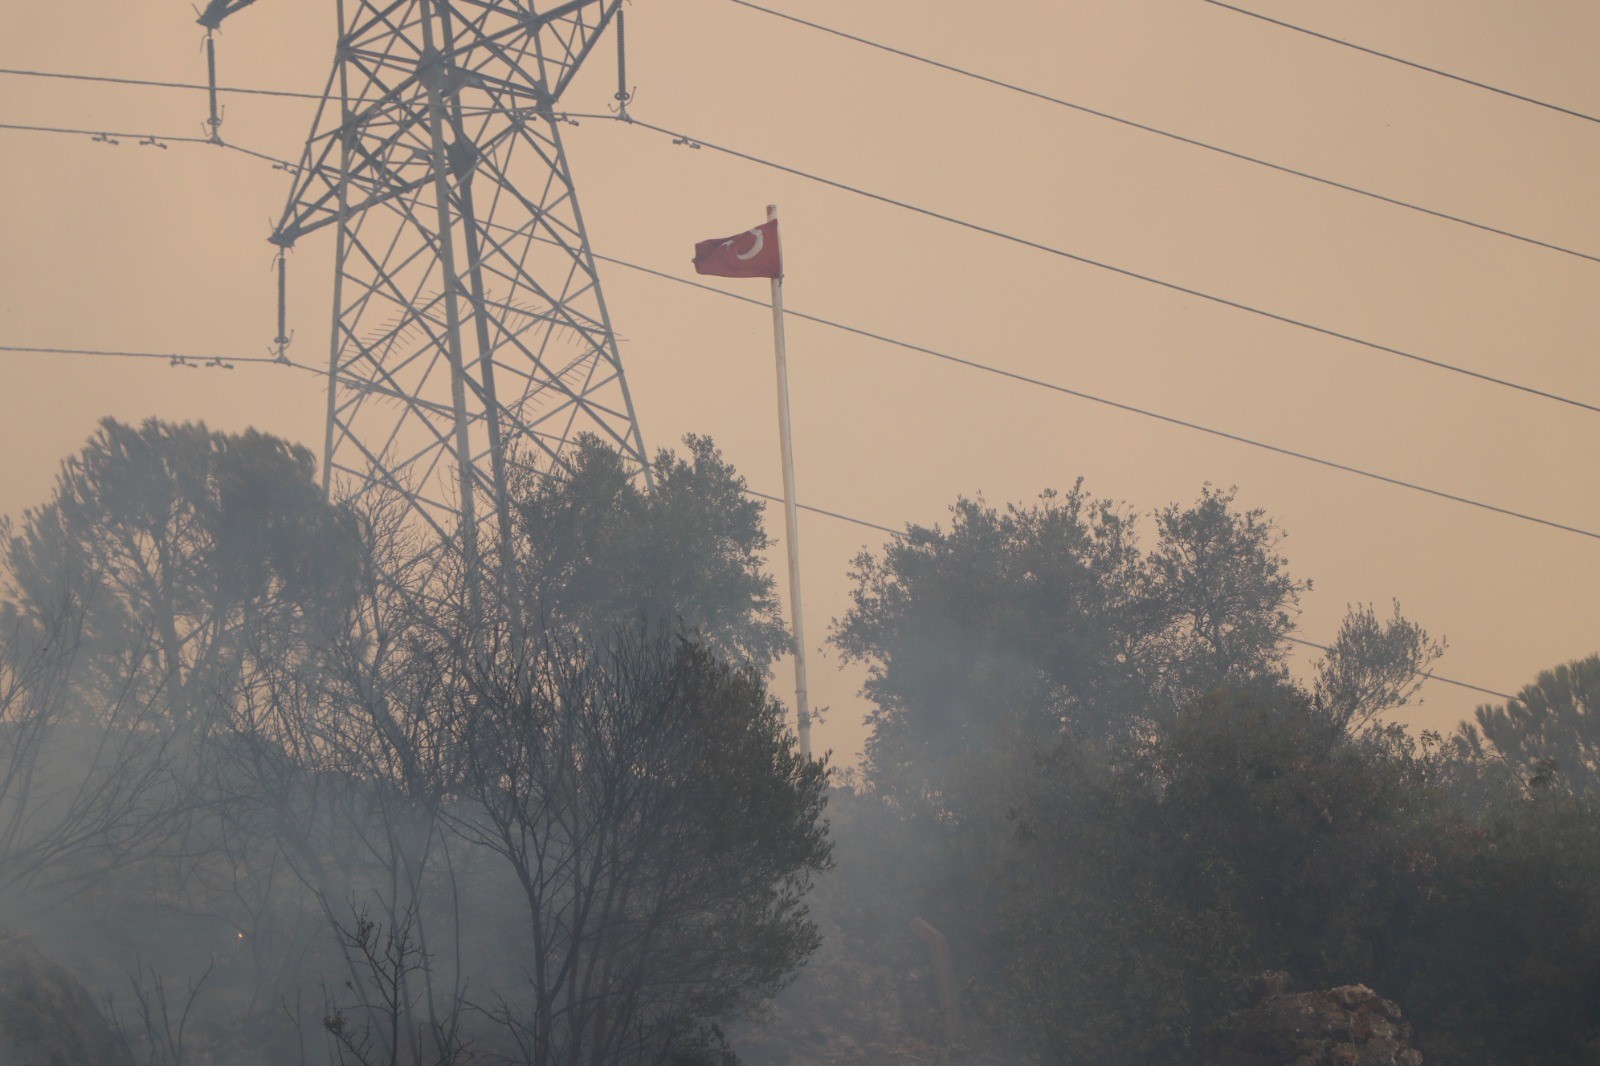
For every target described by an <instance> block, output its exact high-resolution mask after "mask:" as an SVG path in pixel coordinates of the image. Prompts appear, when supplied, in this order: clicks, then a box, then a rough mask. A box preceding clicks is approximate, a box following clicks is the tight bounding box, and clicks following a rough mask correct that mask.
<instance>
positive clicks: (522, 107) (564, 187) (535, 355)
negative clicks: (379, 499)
mask: <svg viewBox="0 0 1600 1066" xmlns="http://www.w3.org/2000/svg"><path fill="white" fill-rule="evenodd" d="M252 2H254V0H243V2H241V0H212V5H211V8H210V9H208V10H207V12H206V13H205V15H204V16H202V19H201V22H202V24H205V25H208V27H209V28H213V29H214V28H215V25H216V23H218V22H220V20H221V18H223V17H226V15H228V14H231V13H232V12H233V11H235V10H238V9H239V8H241V7H244V6H246V5H247V4H249V3H252ZM622 2H623V0H572V2H569V3H560V4H555V5H553V6H548V7H546V8H545V9H544V10H543V11H539V10H536V8H537V7H539V6H540V5H538V4H536V3H535V2H534V0H338V3H337V4H336V7H337V14H338V20H339V42H338V49H337V51H336V53H335V58H334V67H333V71H332V74H331V76H330V78H329V80H328V84H327V88H326V90H325V92H324V94H323V97H322V101H321V103H320V104H319V105H318V109H317V114H316V119H315V121H314V123H313V126H312V131H311V135H310V137H309V139H308V141H307V143H306V148H305V152H304V154H303V155H302V156H301V159H300V163H299V168H298V172H297V176H296V179H295V184H294V187H293V191H292V193H291V195H290V197H289V201H288V205H287V207H286V209H285V211H284V214H283V217H282V219H281V221H280V222H279V224H278V226H277V229H276V231H275V232H274V234H273V236H272V238H271V239H272V241H273V243H274V244H277V245H279V246H280V247H283V248H288V247H290V246H292V245H294V244H295V243H296V242H297V241H298V240H299V239H300V238H301V237H304V236H306V235H308V234H311V233H314V232H316V231H317V230H320V229H324V228H326V229H330V230H332V231H333V233H334V239H335V241H336V242H337V246H336V251H335V260H336V263H337V267H336V273H335V275H334V300H333V303H334V322H333V331H332V343H331V355H330V359H329V364H328V409H327V434H326V438H325V441H324V478H325V479H326V478H327V477H329V476H330V475H332V474H334V473H335V472H337V473H338V474H340V475H344V476H345V477H347V478H351V479H354V484H355V487H356V491H358V492H360V491H362V490H364V489H369V488H374V489H381V490H385V491H388V492H392V493H396V494H399V495H401V496H403V497H404V498H405V499H407V500H409V501H410V502H411V504H412V506H413V507H414V508H415V510H416V512H417V514H418V515H419V516H420V517H421V518H422V519H423V520H424V521H426V522H428V523H429V524H431V525H432V526H433V527H434V529H435V530H436V531H437V532H438V534H439V535H440V537H441V539H442V540H443V541H444V542H445V543H446V544H447V545H451V546H453V547H455V548H456V549H458V550H459V551H460V552H461V553H462V554H463V556H465V557H466V558H467V559H469V560H474V559H476V557H477V555H478V552H479V538H480V524H481V523H486V522H489V521H491V519H492V518H497V521H496V526H495V532H497V533H498V534H499V535H500V536H501V537H505V536H508V535H509V531H510V530H509V512H508V507H507V500H506V489H507V485H508V483H509V482H510V481H511V480H513V479H514V477H515V475H516V473H517V468H518V466H519V465H520V466H521V467H522V468H524V469H530V470H532V471H533V472H534V473H536V474H537V473H539V472H543V471H548V470H550V469H552V468H553V467H556V466H559V465H560V464H562V463H563V461H564V458H565V453H566V452H567V450H568V448H569V446H570V445H571V443H572V441H573V440H574V438H575V437H576V436H578V435H580V434H583V433H593V434H595V435H596V436H598V437H600V438H601V439H602V440H603V441H605V442H606V443H607V444H609V445H611V446H612V447H614V448H616V449H618V450H619V451H620V452H621V453H622V455H623V457H624V459H625V460H626V461H627V462H628V463H629V464H630V465H631V466H632V468H633V469H634V470H635V471H636V472H637V474H638V475H639V476H641V477H643V478H646V479H648V477H649V467H648V461H647V456H646V454H645V450H644V444H643V440H642V438H641V436H640V433H639V427H638V421H637V419H636V418H635V415H634V410H633V403H632V400H631V398H630V396H629V393H628V387H627V381H626V379H625V378H624V376H623V370H622V363H621V360H620V359H619V357H618V354H617V347H616V338H615V334H614V333H613V331H612V327H611V321H610V317H609V315H608V314H607V311H606V305H605V301H604V299H603V298H602V296H601V292H600V280H599V276H598V274H597V272H596V268H595V261H594V257H593V255H592V254H591V252H590V249H589V242H588V237H587V233H586V231H585V229H584V224H583V216H582V214H581V213H580V211H579V209H578V200H577V195H576V191H575V189H574V185H573V178H572V172H571V170H570V168H569V166H568V162H567V155H566V152H565V150H564V148H563V147H562V141H561V127H562V124H563V122H564V121H568V120H566V119H565V118H564V117H563V116H562V115H561V113H560V112H559V111H558V110H557V107H558V104H559V102H560V100H561V98H562V95H563V93H565V92H566V90H567V88H568V87H569V86H570V85H571V83H572V79H573V77H574V76H575V75H576V74H577V73H578V70H579V68H580V67H581V66H582V65H583V63H584V61H585V59H586V58H588V56H589V55H590V54H591V52H592V51H593V49H594V47H595V45H596V43H597V42H598V41H599V39H600V38H601V36H602V35H603V34H604V32H605V30H606V28H607V26H608V24H609V23H610V22H611V21H612V20H613V19H614V18H620V15H619V9H620V6H621V4H622ZM208 17H210V18H212V19H213V20H214V21H211V22H208V21H207V18H208Z"/></svg>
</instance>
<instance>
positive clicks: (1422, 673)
mask: <svg viewBox="0 0 1600 1066" xmlns="http://www.w3.org/2000/svg"><path fill="white" fill-rule="evenodd" d="M1283 639H1284V640H1287V641H1288V642H1289V643H1290V644H1300V645H1302V646H1304V647H1307V648H1316V649H1318V650H1319V651H1325V652H1331V651H1333V649H1332V648H1330V647H1328V645H1326V644H1318V643H1317V642H1316V641H1314V640H1304V639H1302V638H1300V637H1284V638H1283ZM1416 676H1417V677H1425V678H1427V679H1428V680H1429V681H1442V682H1444V683H1445V684H1447V685H1454V686H1456V687H1457V688H1465V689H1471V690H1472V691H1473V692H1481V693H1483V694H1484V695H1485V696H1498V697H1499V698H1500V699H1503V700H1514V699H1516V697H1515V696H1513V695H1511V694H1510V693H1509V692H1499V691H1497V690H1495V689H1492V688H1484V687H1483V686H1482V685H1474V684H1471V683H1470V682H1467V681H1457V680H1456V679H1455V678H1451V677H1442V676H1440V675H1439V674H1434V673H1429V672H1428V671H1427V670H1418V671H1417V672H1416Z"/></svg>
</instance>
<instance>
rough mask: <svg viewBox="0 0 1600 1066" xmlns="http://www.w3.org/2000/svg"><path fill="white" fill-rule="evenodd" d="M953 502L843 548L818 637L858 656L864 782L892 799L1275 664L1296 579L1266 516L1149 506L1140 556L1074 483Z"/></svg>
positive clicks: (978, 784)
mask: <svg viewBox="0 0 1600 1066" xmlns="http://www.w3.org/2000/svg"><path fill="white" fill-rule="evenodd" d="M951 515H952V521H951V526H950V529H949V530H948V531H945V530H942V529H939V528H937V527H935V528H923V527H915V526H914V527H912V528H910V529H909V530H908V531H907V535H906V536H905V538H904V539H902V540H900V541H897V542H895V543H891V544H889V545H887V546H886V547H885V549H884V552H883V555H882V557H881V558H879V557H876V556H873V555H871V554H863V555H861V556H860V557H859V558H857V559H856V561H855V569H854V571H853V577H854V579H855V582H856V588H855V591H854V594H853V600H854V602H853V604H852V606H851V609H850V610H849V611H848V612H847V613H846V615H845V616H844V618H843V619H842V620H840V621H839V622H837V623H836V624H835V627H834V631H833V634H832V637H831V640H832V642H833V643H834V645H835V646H836V647H838V648H839V649H840V650H841V651H842V652H843V653H844V656H845V657H846V659H848V660H854V661H860V662H864V663H866V664H867V667H868V680H867V684H866V687H865V690H864V692H865V694H866V695H867V696H868V697H870V698H871V699H872V701H873V703H874V705H875V709H874V711H873V712H872V715H871V722H872V724H873V726H874V731H873V735H872V737H871V739H870V740H869V741H868V749H867V754H868V759H869V762H870V766H871V773H872V777H873V779H874V782H875V784H876V785H877V786H878V787H880V788H885V789H888V790H890V791H891V792H893V793H895V794H896V795H897V796H899V797H900V798H901V799H902V801H906V802H910V801H911V800H912V799H913V798H916V797H920V800H921V801H926V802H930V803H932V804H933V805H934V806H935V807H939V806H944V807H946V808H949V806H950V804H951V802H952V801H951V800H950V799H949V796H950V795H951V792H952V790H955V791H956V792H960V793H962V794H963V795H965V796H968V797H975V796H982V795H984V794H992V792H993V790H992V789H991V788H989V787H988V786H986V785H985V784H984V780H985V778H989V777H992V773H993V771H994V770H995V769H996V767H995V765H994V764H993V762H992V760H993V759H996V758H998V759H1000V760H1001V763H1002V764H1004V763H1005V762H1006V761H1007V760H1008V759H1011V758H1014V757H1015V756H1016V755H1017V754H1018V753H1027V752H1031V751H1036V750H1040V749H1041V748H1043V747H1046V746H1048V745H1049V744H1051V743H1053V742H1054V740H1055V739H1056V738H1057V737H1059V736H1060V735H1061V734H1062V732H1063V730H1067V729H1071V730H1073V731H1075V732H1077V733H1079V734H1081V735H1082V736H1084V737H1089V738H1102V739H1105V738H1111V737H1115V736H1118V735H1120V734H1122V733H1125V732H1127V731H1129V730H1136V729H1139V728H1142V727H1145V726H1148V725H1150V724H1152V723H1154V722H1157V721H1159V720H1161V719H1162V718H1163V717H1165V716H1167V715H1169V714H1171V713H1172V711H1173V709H1174V708H1176V707H1178V706H1180V705H1181V704H1182V703H1183V702H1184V701H1185V700H1188V699H1191V698H1193V697H1194V696H1195V695H1198V694H1201V693H1204V692H1205V691H1207V690H1208V689H1210V688H1211V687H1214V686H1216V685H1220V684H1225V683H1228V682H1231V681H1237V680H1238V679H1241V678H1246V677H1253V676H1258V675H1262V674H1275V673H1277V672H1280V671H1281V669H1282V661H1283V655H1284V644H1283V637H1284V636H1285V635H1287V633H1288V632H1289V631H1290V629H1291V627H1292V617H1293V611H1294V609H1295V605H1296V603H1297V602H1298V597H1299V594H1300V593H1301V592H1302V591H1303V590H1305V589H1306V588H1308V587H1309V585H1307V584H1304V583H1301V582H1297V581H1295V580H1293V579H1292V578H1290V577H1289V576H1288V575H1287V574H1286V572H1285V563H1284V561H1283V559H1282V557H1281V556H1280V555H1279V554H1278V552H1277V546H1278V544H1279V541H1280V540H1281V536H1282V535H1281V533H1279V532H1278V530H1277V529H1276V527H1274V526H1273V525H1272V523H1271V522H1270V521H1268V520H1267V519H1266V517H1265V515H1263V514H1262V513H1261V512H1259V511H1247V512H1240V511H1239V510H1237V509H1236V508H1234V506H1233V494H1232V492H1223V491H1218V490H1214V489H1211V488H1209V487H1208V488H1206V489H1205V490H1204V491H1203V492H1202V493H1201V496H1200V498H1199V500H1198V501H1197V502H1196V503H1195V504H1194V505H1193V506H1191V507H1188V508H1179V507H1176V506H1174V507H1168V508H1165V509H1162V510H1161V511H1158V512H1157V513H1156V515H1155V516H1154V517H1155V527H1156V535H1157V537H1156V543H1155V546H1154V547H1153V548H1152V550H1151V551H1150V552H1149V553H1148V554H1146V553H1144V552H1142V551H1141V549H1140V547H1139V543H1138V537H1137V535H1136V528H1135V527H1136V523H1135V520H1134V516H1133V515H1132V514H1131V513H1129V512H1128V510H1127V509H1126V508H1125V507H1122V506H1120V505H1118V504H1115V503H1112V502H1110V501H1105V500H1097V499H1095V498H1094V497H1092V496H1090V495H1089V494H1088V493H1087V492H1085V491H1084V489H1083V487H1082V485H1081V484H1079V485H1077V486H1075V487H1074V488H1073V489H1072V491H1070V492H1068V493H1067V494H1065V495H1057V494H1055V493H1053V492H1047V493H1045V494H1044V495H1043V496H1042V497H1041V498H1040V500H1039V502H1038V503H1036V504H1034V505H1033V506H1030V507H1018V506H1011V507H1008V508H1007V509H1006V510H1004V511H999V510H996V509H995V508H992V507H989V506H986V505H984V504H983V503H982V502H981V501H974V500H967V499H962V500H958V501H957V503H956V504H955V506H954V507H953V508H952V511H951ZM1007 753H1010V754H1007ZM1012 769H1015V768H1014V767H1013V768H1012ZM958 805H959V804H958Z"/></svg>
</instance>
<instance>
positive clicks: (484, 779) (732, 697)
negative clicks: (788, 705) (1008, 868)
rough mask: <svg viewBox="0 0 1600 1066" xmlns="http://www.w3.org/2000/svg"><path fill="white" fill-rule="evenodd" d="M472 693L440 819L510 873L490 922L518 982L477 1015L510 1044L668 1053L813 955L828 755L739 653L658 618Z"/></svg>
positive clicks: (538, 1050)
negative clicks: (512, 892)
mask: <svg viewBox="0 0 1600 1066" xmlns="http://www.w3.org/2000/svg"><path fill="white" fill-rule="evenodd" d="M472 693H473V697H472V698H473V703H472V706H471V707H470V708H468V709H464V713H462V714H461V715H459V716H458V717H457V720H458V721H460V722H461V723H462V729H463V730H464V735H463V738H462V743H463V744H464V746H465V750H466V753H467V764H468V766H469V774H470V780H469V784H468V785H467V787H466V789H465V796H464V797H463V800H462V801H460V802H456V803H453V804H451V805H450V806H449V808H448V809H447V812H446V816H447V818H448V819H449V822H450V824H451V825H452V826H453V827H454V829H455V830H456V832H457V833H459V834H460V835H461V836H462V837H463V839H465V840H466V841H467V842H468V843H469V844H471V845H472V847H473V848H475V849H479V850H482V851H484V852H487V853H490V854H493V855H494V856H496V857H497V858H498V859H499V860H500V861H501V862H502V863H503V864H504V868H505V869H506V870H507V872H509V873H510V874H511V875H512V876H513V878H514V883H515V884H516V885H517V886H518V887H519V889H520V897H521V904H522V907H521V920H520V922H519V923H512V922H509V921H504V922H501V921H497V922H496V923H495V926H494V929H495V930H496V932H497V933H498V935H499V936H501V937H502V938H503V937H504V936H505V935H506V934H507V933H508V932H509V930H511V929H514V928H517V927H518V926H519V925H520V928H521V936H520V937H519V940H518V942H519V943H525V945H526V948H525V954H524V953H519V955H520V957H521V958H523V959H524V960H525V961H524V962H523V963H522V964H521V966H520V967H519V969H520V970H521V971H522V973H523V974H524V982H523V984H522V987H521V988H518V987H516V986H515V985H502V986H499V988H498V990H497V991H498V994H499V996H500V1001H499V1005H498V1008H497V1009H496V1011H495V1012H494V1013H495V1017H496V1018H497V1019H498V1020H499V1022H500V1023H501V1024H502V1026H503V1027H504V1029H505V1031H506V1032H507V1033H508V1034H509V1035H510V1037H511V1038H512V1040H513V1041H514V1043H515V1045H516V1047H517V1048H518V1050H519V1054H520V1056H521V1059H522V1060H523V1061H526V1062H529V1063H531V1064H533V1066H558V1064H559V1066H567V1064H570V1066H579V1064H581V1063H591V1062H638V1063H665V1062H667V1061H669V1059H670V1058H671V1056H673V1055H675V1054H678V1053H681V1052H684V1051H685V1050H687V1049H691V1048H693V1047H695V1046H698V1045H699V1044H700V1043H702V1042H703V1040H704V1038H705V1037H706V1035H707V1028H706V1027H707V1026H708V1025H709V1024H710V1023H712V1022H713V1021H715V1020H717V1019H718V1018H722V1017H725V1016H727V1015H729V1014H732V1013H736V1012H738V1011H740V1010H741V1009H746V1008H749V1007H752V1006H754V1005H756V1004H758V1003H760V1002H761V1001H763V1000H764V999H765V998H767V997H769V996H770V995H771V994H772V993H773V992H775V991H776V990H777V988H778V987H780V986H781V985H782V984H783V982H784V981H785V980H786V979H787V977H788V975H789V974H790V973H791V972H792V971H793V970H794V968H795V967H796V966H798V965H799V963H800V962H801V961H802V960H804V958H805V957H806V956H807V955H808V954H810V952H811V951H812V949H813V948H814V947H815V946H816V934H815V930H814V929H813V927H812V926H811V924H810V922H809V921H808V920H807V919H806V917H805V911H804V908H803V907H802V906H801V898H802V896H803V895H804V893H805V891H806V888H807V887H808V882H809V875H810V874H811V873H812V872H813V871H816V870H820V869H823V868H824V867H825V866H826V865H827V861H828V845H827V841H826V835H825V829H824V826H823V825H822V824H821V823H820V821H819V816H820V813H821V809H822V803H823V800H822V794H823V787H824V782H825V771H824V767H823V765H822V764H821V763H820V762H813V761H811V760H808V759H804V758H802V757H801V756H800V755H799V753H798V752H797V750H796V749H795V746H794V742H793V741H792V740H791V739H790V737H789V736H788V735H787V732H786V730H785V728H784V724H783V722H784V715H783V710H782V708H781V706H780V705H778V704H777V703H776V701H773V700H771V699H770V698H769V697H768V696H767V693H766V690H765V687H764V686H763V684H762V683H761V681H760V679H759V677H758V676H757V675H756V674H755V673H754V672H753V671H751V670H749V669H748V668H746V669H742V670H740V669H735V668H733V667H730V666H729V665H727V664H726V663H724V662H722V661H720V660H719V659H718V657H717V656H715V655H714V654H712V653H711V652H710V651H709V650H708V649H706V648H705V647H703V646H700V645H698V644H695V643H693V642H691V641H690V640H687V639H684V638H681V637H673V636H671V635H670V634H666V633H663V632H661V631H659V630H653V631H650V632H635V633H632V634H621V635H619V636H618V637H617V638H616V639H615V640H614V641H613V642H612V643H610V644H609V646H607V647H605V648H603V649H602V648H595V647H593V646H586V647H580V648H571V647H562V646H559V645H555V644H551V643H546V644H545V645H544V646H543V647H542V648H541V649H540V651H539V654H538V658H537V662H535V663H529V664H523V666H522V668H517V667H516V665H515V664H503V665H501V666H499V667H498V668H496V669H494V670H492V671H491V672H489V673H485V674H483V675H481V676H479V677H477V678H476V679H475V680H474V681H473V683H472ZM507 917H509V916H507Z"/></svg>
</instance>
